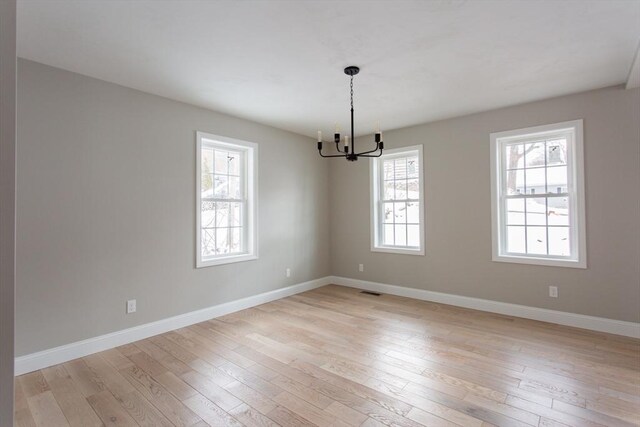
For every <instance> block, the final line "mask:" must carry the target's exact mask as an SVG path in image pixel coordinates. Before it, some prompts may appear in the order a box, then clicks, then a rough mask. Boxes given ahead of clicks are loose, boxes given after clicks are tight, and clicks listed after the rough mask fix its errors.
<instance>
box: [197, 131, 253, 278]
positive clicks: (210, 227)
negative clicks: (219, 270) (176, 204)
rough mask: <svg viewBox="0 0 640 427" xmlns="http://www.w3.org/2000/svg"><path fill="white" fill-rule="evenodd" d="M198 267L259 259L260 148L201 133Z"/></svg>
mask: <svg viewBox="0 0 640 427" xmlns="http://www.w3.org/2000/svg"><path fill="white" fill-rule="evenodd" d="M196 153H197V155H196V156H197V161H196V165H197V174H196V182H197V190H196V194H197V197H196V199H197V205H196V212H197V214H196V215H197V220H196V222H197V230H196V242H197V243H196V244H197V247H196V251H197V257H196V266H197V267H207V266H211V265H218V264H226V263H230V262H238V261H247V260H251V259H256V258H257V255H258V254H257V241H256V240H257V239H256V231H257V221H256V220H257V217H256V213H257V211H256V206H257V204H256V202H257V182H256V178H257V157H258V146H257V144H254V143H251V142H246V141H240V140H236V139H232V138H226V137H222V136H217V135H211V134H207V133H203V132H198V133H197V149H196Z"/></svg>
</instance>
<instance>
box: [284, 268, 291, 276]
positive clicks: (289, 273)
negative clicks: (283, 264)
mask: <svg viewBox="0 0 640 427" xmlns="http://www.w3.org/2000/svg"><path fill="white" fill-rule="evenodd" d="M285 275H286V276H287V277H291V269H290V268H287V269H286V271H285Z"/></svg>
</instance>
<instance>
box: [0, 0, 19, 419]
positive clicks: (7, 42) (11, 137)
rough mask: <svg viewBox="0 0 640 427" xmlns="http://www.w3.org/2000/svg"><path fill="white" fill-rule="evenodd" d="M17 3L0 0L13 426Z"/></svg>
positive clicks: (0, 383)
mask: <svg viewBox="0 0 640 427" xmlns="http://www.w3.org/2000/svg"><path fill="white" fill-rule="evenodd" d="M15 174H16V2H15V0H2V1H0V426H11V425H13V347H14V345H13V337H14V334H13V324H14V318H13V315H14V306H13V302H14V299H13V298H14V277H15V276H14V273H15V242H16V241H15V234H16V228H15V219H16V216H15V213H16V211H15V206H16V204H15V200H16V180H15V177H16V175H15Z"/></svg>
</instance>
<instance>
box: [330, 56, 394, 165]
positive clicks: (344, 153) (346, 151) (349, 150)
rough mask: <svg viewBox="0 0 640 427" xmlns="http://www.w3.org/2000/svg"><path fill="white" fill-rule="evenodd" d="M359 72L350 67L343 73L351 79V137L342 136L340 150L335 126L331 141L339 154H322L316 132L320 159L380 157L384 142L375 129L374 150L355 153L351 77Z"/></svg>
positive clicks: (337, 129) (338, 135) (378, 130)
mask: <svg viewBox="0 0 640 427" xmlns="http://www.w3.org/2000/svg"><path fill="white" fill-rule="evenodd" d="M359 72H360V68H358V67H356V66H355V65H351V66H349V67H347V68H345V69H344V73H345V74H346V75H348V76H350V78H351V85H350V88H351V135H345V136H344V148H343V149H340V129H339V128H338V126H337V125H336V132H335V133H334V134H333V140H334V142H335V144H336V151H338V153H340V154H322V132H321V131H318V153H319V154H320V156H321V157H342V158H345V159H347V160H348V161H350V162H353V161H356V160H358V157H380V156H381V155H382V150H383V149H384V142H382V132H380V128H377V129H376V131H375V144H376V148H374V149H373V150H368V151H362V152H360V153H356V138H355V136H354V132H353V129H354V125H353V76H355V75H356V74H358V73H359ZM349 140H351V147H349Z"/></svg>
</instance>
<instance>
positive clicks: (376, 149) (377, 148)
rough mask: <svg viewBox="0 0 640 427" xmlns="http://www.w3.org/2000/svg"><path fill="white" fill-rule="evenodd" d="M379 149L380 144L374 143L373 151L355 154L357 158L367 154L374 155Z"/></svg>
mask: <svg viewBox="0 0 640 427" xmlns="http://www.w3.org/2000/svg"><path fill="white" fill-rule="evenodd" d="M379 149H380V143H378V142H376V148H374V149H373V150H369V151H363V152H362V153H356V154H357V155H358V156H360V155H362V154H369V153H375V152H376V151H378V150H379Z"/></svg>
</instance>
